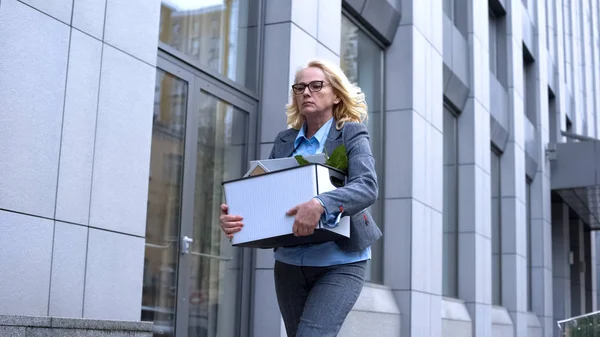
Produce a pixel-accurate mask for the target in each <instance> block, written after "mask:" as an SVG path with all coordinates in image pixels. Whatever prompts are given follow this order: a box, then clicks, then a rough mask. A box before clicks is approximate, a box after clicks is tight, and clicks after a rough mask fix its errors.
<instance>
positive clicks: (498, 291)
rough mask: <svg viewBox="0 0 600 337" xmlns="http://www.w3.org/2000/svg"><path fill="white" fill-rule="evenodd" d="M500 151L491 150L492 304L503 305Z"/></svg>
mask: <svg viewBox="0 0 600 337" xmlns="http://www.w3.org/2000/svg"><path fill="white" fill-rule="evenodd" d="M500 158H501V157H500V151H498V150H497V149H496V148H495V147H493V146H492V150H491V156H490V159H491V163H490V169H491V187H492V188H491V192H492V193H491V194H492V304H493V305H498V306H501V305H502V249H501V247H502V243H501V238H502V227H501V226H502V225H501V224H502V194H501V183H500V174H501V173H500V167H501V166H500Z"/></svg>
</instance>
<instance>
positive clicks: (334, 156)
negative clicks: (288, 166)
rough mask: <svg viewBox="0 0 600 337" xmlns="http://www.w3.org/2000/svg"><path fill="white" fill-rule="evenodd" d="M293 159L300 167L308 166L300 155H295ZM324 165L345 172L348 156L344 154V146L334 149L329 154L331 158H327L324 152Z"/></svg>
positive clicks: (306, 161)
mask: <svg viewBox="0 0 600 337" xmlns="http://www.w3.org/2000/svg"><path fill="white" fill-rule="evenodd" d="M294 158H296V161H297V162H298V165H300V166H304V165H308V164H310V163H309V162H308V160H306V158H304V157H303V156H302V155H296V156H294ZM325 165H327V166H330V167H333V168H336V169H338V170H341V171H344V172H347V171H348V154H346V146H344V145H340V146H338V147H336V148H335V149H334V150H333V152H332V153H331V156H329V155H328V154H327V151H325Z"/></svg>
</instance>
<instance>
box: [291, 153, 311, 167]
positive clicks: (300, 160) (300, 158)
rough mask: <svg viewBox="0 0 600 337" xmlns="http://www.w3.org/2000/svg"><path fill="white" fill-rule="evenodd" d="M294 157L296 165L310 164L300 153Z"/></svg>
mask: <svg viewBox="0 0 600 337" xmlns="http://www.w3.org/2000/svg"><path fill="white" fill-rule="evenodd" d="M294 158H296V161H297V162H298V165H300V166H304V165H308V164H310V163H309V162H308V160H306V158H304V157H303V156H302V155H295V156H294Z"/></svg>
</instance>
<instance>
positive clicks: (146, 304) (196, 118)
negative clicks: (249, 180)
mask: <svg viewBox="0 0 600 337" xmlns="http://www.w3.org/2000/svg"><path fill="white" fill-rule="evenodd" d="M158 65H159V68H160V69H157V89H156V96H157V99H156V103H155V117H154V129H153V130H154V133H153V139H152V156H151V162H152V166H153V167H160V170H163V172H161V173H160V174H161V179H157V178H155V177H154V175H153V174H154V170H153V169H151V177H150V191H149V201H148V220H147V221H148V225H147V226H148V228H147V238H146V260H145V262H146V263H145V277H144V280H145V281H144V295H143V310H142V319H143V320H152V321H154V322H155V334H154V335H155V336H175V337H187V336H190V337H191V336H194V337H196V336H199V337H217V336H244V335H246V332H247V331H248V328H247V324H248V308H249V293H250V290H249V284H250V282H249V276H250V269H249V260H250V256H248V254H243V251H242V250H241V249H238V248H234V247H232V246H231V243H230V242H229V240H228V239H227V238H226V237H225V236H224V235H223V234H222V232H221V228H220V226H219V215H220V204H221V203H222V202H223V201H224V200H223V193H222V186H221V183H222V182H223V181H226V180H229V179H234V178H239V177H241V176H242V175H243V174H244V172H245V170H246V168H247V163H248V159H249V158H252V157H253V156H254V152H253V151H254V148H255V145H254V143H253V141H251V140H253V139H254V137H255V134H254V130H255V126H256V117H255V116H256V102H255V101H253V100H252V99H249V98H246V97H244V96H243V95H239V94H236V92H235V91H233V90H231V88H228V87H225V86H223V85H221V84H219V83H218V82H216V81H214V80H212V79H211V78H209V77H207V76H204V75H203V74H201V73H199V72H198V73H196V72H193V70H187V69H184V68H183V67H181V66H178V65H175V64H174V63H171V62H169V61H166V60H162V59H160V58H159V63H158ZM165 79H167V80H165ZM171 82H174V83H177V85H175V86H176V87H177V89H174V87H175V86H173V85H171V86H169V85H167V84H165V83H169V84H170V83H171ZM167 98H168V101H165V100H166V99H167ZM175 115H176V116H179V117H178V118H179V119H175V118H171V119H169V121H171V123H172V124H181V125H179V126H178V127H176V128H175V129H177V130H178V131H177V132H170V133H168V134H166V135H165V134H164V131H163V125H162V124H164V122H163V121H164V120H165V119H166V118H167V117H169V116H175ZM156 116H158V118H157V117H156ZM181 121H184V123H181ZM159 132H162V133H159ZM165 139H167V141H165ZM165 143H167V144H168V146H167V145H165ZM157 170H158V169H157ZM167 214H169V216H167ZM166 275H169V277H166ZM146 279H148V281H147V282H146ZM167 289H168V290H167Z"/></svg>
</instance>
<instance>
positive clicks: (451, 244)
mask: <svg viewBox="0 0 600 337" xmlns="http://www.w3.org/2000/svg"><path fill="white" fill-rule="evenodd" d="M443 222H444V225H443V227H444V239H443V248H442V249H443V254H444V255H443V269H442V279H443V280H442V286H443V289H442V295H444V296H448V297H458V119H457V116H456V115H455V114H454V113H453V112H452V111H451V110H449V109H448V108H446V107H444V219H443Z"/></svg>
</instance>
